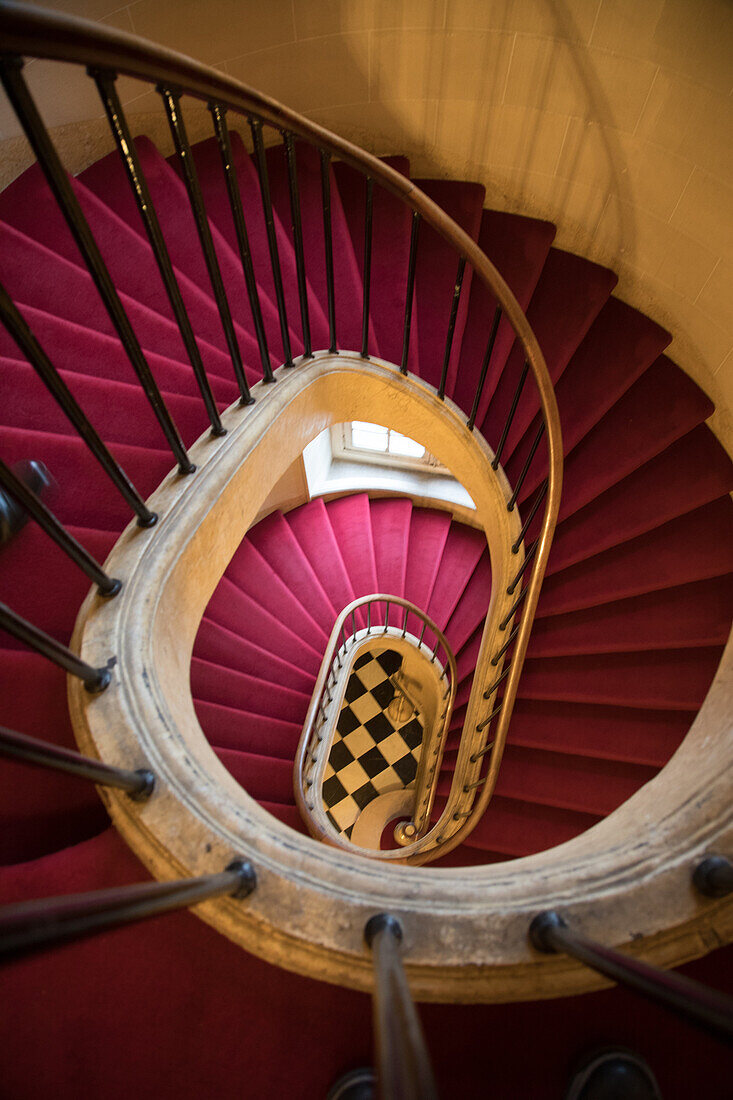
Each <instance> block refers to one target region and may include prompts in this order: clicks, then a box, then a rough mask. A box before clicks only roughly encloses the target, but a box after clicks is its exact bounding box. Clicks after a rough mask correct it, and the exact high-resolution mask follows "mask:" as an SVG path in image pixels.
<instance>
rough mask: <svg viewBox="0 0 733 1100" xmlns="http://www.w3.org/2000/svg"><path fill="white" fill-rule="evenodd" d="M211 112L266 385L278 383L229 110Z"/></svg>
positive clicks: (213, 107)
mask: <svg viewBox="0 0 733 1100" xmlns="http://www.w3.org/2000/svg"><path fill="white" fill-rule="evenodd" d="M209 111H210V112H211V117H212V120H213V122H214V132H215V134H216V141H217V144H218V146H219V155H220V156H221V163H222V168H223V170H224V179H225V181H226V186H227V194H228V195H229V206H230V207H231V211H232V218H233V219H234V231H235V233H236V235H237V245H238V246H239V256H240V259H241V261H242V273H243V275H244V285H245V286H246V288H247V297H248V299H249V308H250V310H251V311H252V322H253V324H254V328H255V335H256V337H257V346H258V347H259V351H260V363H261V364H262V377H263V379H264V380H265V382H274V381H275V378H274V375H273V373H272V364H271V363H270V353H269V351H268V348H267V336H266V334H265V325H264V322H263V320H262V309H261V307H260V294H259V290H258V288H257V280H256V279H255V274H254V267H253V266H252V253H251V251H250V247H249V236H248V234H247V225H246V222H245V220H244V210H243V208H242V196H241V195H240V193H239V183H238V181H237V172H236V169H235V167H234V157H233V156H232V146H231V142H230V140H229V131H228V130H227V124H226V107H222V106H221V105H220V104H219V103H209Z"/></svg>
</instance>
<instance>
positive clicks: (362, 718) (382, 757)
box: [321, 649, 423, 839]
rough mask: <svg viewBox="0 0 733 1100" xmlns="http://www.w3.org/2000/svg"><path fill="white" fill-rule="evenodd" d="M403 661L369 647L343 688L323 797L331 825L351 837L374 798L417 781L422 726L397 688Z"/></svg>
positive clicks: (326, 769)
mask: <svg viewBox="0 0 733 1100" xmlns="http://www.w3.org/2000/svg"><path fill="white" fill-rule="evenodd" d="M401 665H402V657H401V656H400V654H399V653H397V652H396V651H395V650H393V649H384V650H381V651H376V650H371V651H370V652H369V653H364V654H362V656H361V657H359V658H358V659H357V661H356V662H355V664H354V667H353V669H352V672H351V675H350V677H349V682H348V684H347V686H346V692H345V695H344V701H343V703H342V705H341V712H340V714H339V718H338V723H337V727H336V732H335V734H334V741H333V744H332V746H331V752H330V754H329V758H328V763H327V764H326V768H325V771H324V773H323V787H322V792H321V797H322V799H323V808H324V810H326V814H327V816H328V818H329V820H330V822H331V824H332V825H333V826H334V828H335V829H337V831H338V832H339V833H341V834H343V835H344V836H346V837H347V838H349V839H350V838H351V832H352V829H353V828H354V823H355V821H356V819H357V817H358V816H359V814H360V813H361V811H362V810H363V809H364V807H365V806H366V805H367V804H368V803H369V802H371V800H372V799H373V798H376V797H377V795H380V794H384V793H385V792H386V791H394V790H401V789H402V788H404V787H409V786H411V785H412V784H413V783H414V781H415V776H416V774H417V767H418V764H419V762H420V751H421V748H422V739H423V724H422V721H421V719H420V715H419V714H418V713H417V711H416V710H415V709H414V708H413V707H412V705H411V704H410V703H409V702H408V700H407V699H405V697H404V696H402V695H401V693H400V692H399V690H398V688H397V687H396V686H395V682H394V679H395V677H396V674H397V673H399V670H400V667H401ZM396 696H398V698H397V699H396V698H395V697H396Z"/></svg>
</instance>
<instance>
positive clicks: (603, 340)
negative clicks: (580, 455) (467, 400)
mask: <svg viewBox="0 0 733 1100" xmlns="http://www.w3.org/2000/svg"><path fill="white" fill-rule="evenodd" d="M671 339H672V337H671V336H670V334H669V333H668V332H666V331H665V329H663V328H661V327H660V326H659V325H657V324H655V323H654V321H651V320H650V319H649V318H648V317H646V316H645V315H644V314H643V313H640V312H639V311H638V310H636V309H632V308H631V306H628V305H626V303H625V302H622V301H621V300H620V299H619V298H613V297H611V298H609V299H608V301H607V302H606V304H605V306H604V307H603V309H602V310H601V311H600V313H599V314H598V316H597V317H596V319H595V321H594V323H593V326H592V327H591V329H590V330H589V332H588V334H587V336H586V338H585V339H584V340H583V342H582V344H581V345H580V347H579V348H578V350H577V351H576V353H575V355H574V356H573V358H572V359H571V360H570V362H569V363H568V365H567V367H566V369H565V370H564V372H563V374H562V377H561V378H560V380H559V382H558V384H557V386H556V388H555V397H556V399H557V407H558V410H559V413H560V423H561V427H562V439H563V449H564V452H565V455H566V456H567V455H569V454H570V453H571V452H572V450H573V448H574V447H576V446H577V445H578V443H579V442H580V441H581V439H583V438H584V437H585V436H586V435H587V434H588V432H589V431H590V430H591V429H592V428H593V427H595V425H596V424H598V423H599V421H600V420H601V419H602V418H603V417H604V416H605V414H606V413H607V412H608V410H609V409H611V408H613V406H614V405H615V404H616V402H617V401H619V400H620V399H621V397H622V396H623V395H624V394H625V393H626V391H627V390H628V389H629V388H630V387H631V386H632V385H633V384H634V382H636V381H637V379H639V378H640V377H641V375H642V374H643V373H644V371H645V370H646V369H647V368H648V367H650V366H651V365H652V363H654V361H655V360H656V359H657V358H658V357H659V356H660V355H661V354H662V352H663V351H664V349H665V348H666V347H667V345H668V344H669V342H670V340H671ZM599 363H602V364H603V369H602V370H601V369H599ZM538 426H539V422H538V421H535V422H533V423H532V425H531V426H530V428H529V429H528V430H527V432H526V433H525V435H524V436H523V438H522V440H521V443H520V444H519V445H518V446H517V448H516V450H515V452H514V454H513V455H512V457H511V460H510V461H509V462H508V463H507V474H508V476H509V480H510V481H512V482H513V480H514V478H515V477H516V475H517V474H518V472H519V471H520V470H521V468H522V466H523V465H524V462H525V460H526V458H527V455H528V454H529V449H530V446H531V443H532V440H533V439H534V436H535V433H536V430H537V428H538ZM545 474H546V462H545V460H544V457H543V456H542V455H537V456H536V457H535V459H534V461H533V462H532V465H531V466H530V470H529V474H528V476H527V481H526V483H525V485H524V493H525V496H526V495H527V494H529V493H531V492H532V490H533V489H534V488H535V487H536V486H537V485H538V484H539V483H540V481H541V480H542V479H543V478H544V477H545Z"/></svg>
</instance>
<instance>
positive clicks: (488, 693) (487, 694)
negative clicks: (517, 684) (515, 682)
mask: <svg viewBox="0 0 733 1100" xmlns="http://www.w3.org/2000/svg"><path fill="white" fill-rule="evenodd" d="M511 667H512V666H511V663H509V662H507V666H506V668H505V669H504V671H503V672H502V673H501V675H500V676H497V678H496V679H495V680H494V682H493V684H491V686H490V687H487V689H486V691H485V692H484V699H490V698H491V696H492V695H493V694H494V692H495V691H496V689H497V688H498V686H499V684H500V683H501V682H502V680H505V679H506V678H507V676H508V675H509V671H510V669H511Z"/></svg>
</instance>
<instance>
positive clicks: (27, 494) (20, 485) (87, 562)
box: [0, 459, 122, 596]
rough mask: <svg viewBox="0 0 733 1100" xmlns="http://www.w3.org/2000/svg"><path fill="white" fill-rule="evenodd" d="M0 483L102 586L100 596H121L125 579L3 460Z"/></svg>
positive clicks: (65, 551)
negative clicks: (101, 562)
mask: <svg viewBox="0 0 733 1100" xmlns="http://www.w3.org/2000/svg"><path fill="white" fill-rule="evenodd" d="M0 485H2V487H3V488H4V489H5V490H6V492H8V493H10V495H11V496H12V497H14V498H15V500H16V501H17V502H18V504H20V506H21V507H22V508H25V510H26V512H28V514H29V515H30V516H32V518H33V519H34V520H35V521H36V523H37V524H38V525H39V527H42V528H43V530H44V531H45V532H46V534H47V535H49V537H50V538H52V539H53V541H54V542H55V543H56V545H57V546H60V547H61V549H62V550H63V551H64V553H66V554H68V556H69V557H70V558H71V560H72V561H73V562H75V563H76V564H77V565H78V566H79V568H80V569H82V570H83V571H84V573H86V575H87V576H88V577H89V579H90V580H92V581H93V582H94V583H95V584H96V585H97V586H98V590H99V594H100V596H116V595H117V593H118V592H119V591H120V589H121V587H122V582H121V581H119V580H116V579H115V578H114V577H108V576H107V574H106V573H105V572H104V570H103V569H102V567H101V565H99V563H98V562H97V561H95V559H94V558H93V557H92V556H91V554H89V553H88V552H87V551H86V550H85V549H84V547H83V546H81V545H80V544H79V543H78V542H77V541H76V539H75V538H74V537H73V536H72V535H70V534H69V532H68V531H67V530H66V528H65V527H64V526H63V524H61V523H59V521H58V520H57V518H56V516H55V515H54V514H53V512H51V511H50V510H49V509H48V508H47V507H46V505H45V504H44V503H43V501H42V500H41V499H40V497H38V496H36V494H35V493H34V492H33V490H32V489H29V488H28V486H27V485H26V484H25V483H24V482H23V481H22V480H21V479H20V478H19V477H17V476H16V474H14V473H13V471H12V470H11V469H10V468H9V467H8V466H6V465H5V463H4V462H3V461H2V460H1V459H0Z"/></svg>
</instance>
